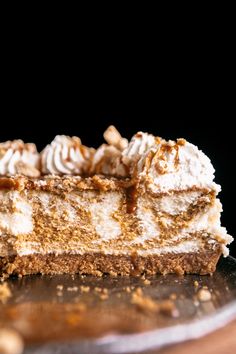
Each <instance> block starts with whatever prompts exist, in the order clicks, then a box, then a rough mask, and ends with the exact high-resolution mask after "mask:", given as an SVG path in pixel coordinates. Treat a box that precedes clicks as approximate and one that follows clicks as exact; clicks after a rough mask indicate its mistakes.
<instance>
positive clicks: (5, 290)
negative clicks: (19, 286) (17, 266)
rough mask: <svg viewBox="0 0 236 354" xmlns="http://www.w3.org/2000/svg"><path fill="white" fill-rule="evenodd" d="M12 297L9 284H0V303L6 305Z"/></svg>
mask: <svg viewBox="0 0 236 354" xmlns="http://www.w3.org/2000/svg"><path fill="white" fill-rule="evenodd" d="M11 296H12V292H11V289H10V288H9V286H8V284H7V283H2V284H0V301H1V302H2V303H3V304H5V303H6V302H7V300H8V299H9V298H10V297H11Z"/></svg>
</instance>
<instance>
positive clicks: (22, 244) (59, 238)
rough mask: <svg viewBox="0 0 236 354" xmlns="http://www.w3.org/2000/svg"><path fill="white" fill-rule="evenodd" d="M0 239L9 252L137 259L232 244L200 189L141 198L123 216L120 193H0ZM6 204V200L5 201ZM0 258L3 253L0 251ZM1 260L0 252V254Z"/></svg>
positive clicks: (217, 207)
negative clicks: (133, 209) (1, 201)
mask: <svg viewBox="0 0 236 354" xmlns="http://www.w3.org/2000/svg"><path fill="white" fill-rule="evenodd" d="M0 194H1V195H0V198H1V199H2V200H3V201H5V202H3V205H4V206H3V205H2V207H1V209H0V210H1V211H0V237H1V240H4V242H6V240H8V244H9V245H11V244H12V247H11V248H10V249H9V251H8V252H9V253H11V254H19V255H29V254H34V253H41V254H48V253H55V254H62V253H71V254H86V253H96V252H101V251H102V252H103V253H105V254H111V255H112V254H114V255H118V254H123V255H130V254H132V253H134V252H135V253H137V254H139V255H143V256H145V255H147V254H165V253H169V252H171V253H172V252H173V253H187V252H196V251H200V250H203V249H204V248H209V247H211V248H214V247H215V245H217V244H220V245H221V247H222V252H223V253H224V255H227V254H228V249H227V248H226V245H227V244H229V243H230V242H231V241H232V237H231V236H229V235H228V234H227V232H226V230H225V228H223V227H221V225H220V213H221V211H222V206H221V203H220V201H219V200H218V199H215V197H214V196H213V195H212V193H208V194H205V193H204V192H203V191H201V190H199V191H182V192H178V193H177V194H175V193H173V194H172V195H165V194H164V195H162V196H159V197H155V198H154V197H151V196H148V195H143V196H140V197H139V198H138V200H137V201H136V203H137V205H136V209H135V212H133V213H129V214H128V213H127V195H126V192H125V191H124V190H123V191H119V192H117V191H113V192H104V193H101V192H98V191H92V190H85V191H75V192H73V193H68V194H65V195H63V197H62V196H59V195H55V194H50V193H47V192H44V191H40V192H38V191H37V192H36V191H23V192H19V191H10V192H4V191H1V192H0ZM7 201H8V202H7ZM1 252H2V253H3V254H4V255H5V254H6V249H3V250H2V251H1V249H0V253H1ZM0 256H1V254H0Z"/></svg>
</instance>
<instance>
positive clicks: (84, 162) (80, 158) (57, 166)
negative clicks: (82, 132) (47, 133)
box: [41, 135, 93, 175]
mask: <svg viewBox="0 0 236 354" xmlns="http://www.w3.org/2000/svg"><path fill="white" fill-rule="evenodd" d="M92 154H93V149H89V148H87V147H85V146H83V145H82V144H81V140H80V139H79V138H78V137H69V136H65V135H57V136H56V137H55V139H54V140H53V141H52V142H51V144H50V145H47V146H46V148H45V149H44V150H43V151H42V153H41V164H42V172H43V173H44V174H53V175H73V174H81V173H85V172H86V171H87V170H88V168H89V163H90V159H91V156H92Z"/></svg>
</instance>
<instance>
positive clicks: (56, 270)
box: [0, 247, 221, 276]
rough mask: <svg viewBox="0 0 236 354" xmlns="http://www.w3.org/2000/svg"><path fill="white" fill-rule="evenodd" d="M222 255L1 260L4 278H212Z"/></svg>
mask: <svg viewBox="0 0 236 354" xmlns="http://www.w3.org/2000/svg"><path fill="white" fill-rule="evenodd" d="M220 255H221V249H220V247H217V248H216V249H215V250H205V251H201V252H198V253H179V254H174V253H167V254H163V255H149V256H146V257H142V256H138V255H133V256H122V255H120V256H114V255H105V254H101V253H94V254H84V255H72V254H67V255H66V254H64V255H55V254H48V255H41V254H34V255H27V256H11V257H1V258H0V269H1V272H2V274H4V273H5V274H8V275H11V274H16V275H26V274H37V273H40V274H64V273H67V274H75V273H80V274H91V275H95V276H102V275H103V274H110V275H111V276H117V275H122V276H129V275H133V276H141V275H142V274H156V273H162V274H167V273H176V274H185V273H191V274H202V275H204V274H210V273H213V272H214V271H215V268H216V264H217V262H218V259H219V257H220Z"/></svg>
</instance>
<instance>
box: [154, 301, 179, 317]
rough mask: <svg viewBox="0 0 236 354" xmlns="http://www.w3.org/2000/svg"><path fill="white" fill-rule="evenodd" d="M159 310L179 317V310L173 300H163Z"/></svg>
mask: <svg viewBox="0 0 236 354" xmlns="http://www.w3.org/2000/svg"><path fill="white" fill-rule="evenodd" d="M159 312H161V313H162V314H164V315H167V316H171V317H179V311H178V309H177V308H176V306H175V304H174V302H173V301H171V300H163V301H162V302H161V303H160V304H159Z"/></svg>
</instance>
